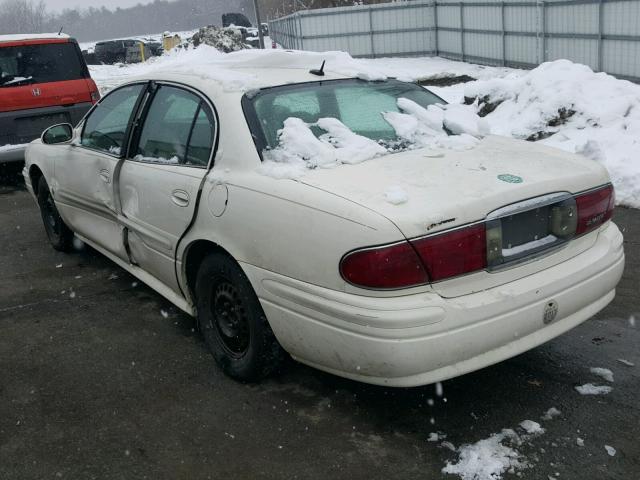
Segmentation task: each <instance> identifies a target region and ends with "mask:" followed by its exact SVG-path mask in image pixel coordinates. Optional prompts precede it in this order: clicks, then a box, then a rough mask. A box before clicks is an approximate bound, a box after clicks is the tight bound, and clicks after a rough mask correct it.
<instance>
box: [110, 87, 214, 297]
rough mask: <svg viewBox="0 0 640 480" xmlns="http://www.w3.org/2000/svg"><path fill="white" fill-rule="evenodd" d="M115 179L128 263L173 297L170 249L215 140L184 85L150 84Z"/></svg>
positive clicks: (204, 105) (191, 208)
mask: <svg viewBox="0 0 640 480" xmlns="http://www.w3.org/2000/svg"><path fill="white" fill-rule="evenodd" d="M152 90H153V93H152V96H151V98H150V100H149V101H148V102H146V105H145V107H144V109H143V112H142V113H141V120H140V122H137V123H139V124H140V125H138V126H137V127H136V130H135V131H134V133H133V139H132V143H131V150H130V152H129V155H128V157H127V159H126V160H125V161H124V162H123V164H122V168H121V169H120V171H119V176H118V195H119V200H120V203H121V205H122V216H121V218H120V221H121V222H122V224H123V225H124V227H125V228H126V244H127V248H128V253H129V259H130V261H131V263H132V264H134V265H137V266H139V267H140V268H142V269H143V270H145V271H146V272H147V273H149V274H151V275H152V276H154V277H155V278H157V279H158V280H160V281H161V282H162V283H163V284H165V285H166V286H168V287H170V288H171V289H173V290H174V291H175V292H177V293H179V292H180V288H179V286H178V282H177V278H176V257H175V255H176V249H177V246H178V243H179V242H180V239H181V238H182V236H183V235H184V233H185V231H186V230H187V229H188V227H189V225H190V224H191V222H192V219H193V218H194V215H195V213H196V209H197V207H198V196H199V192H200V189H201V186H202V182H203V181H204V178H205V176H206V175H207V172H208V168H209V163H210V159H211V157H212V152H213V149H214V143H215V137H216V121H215V116H214V110H213V108H212V106H210V104H209V102H208V101H207V100H206V99H205V98H204V97H202V96H201V95H200V94H199V93H198V92H196V91H194V90H191V89H189V88H187V87H185V86H180V85H174V84H164V83H157V84H152Z"/></svg>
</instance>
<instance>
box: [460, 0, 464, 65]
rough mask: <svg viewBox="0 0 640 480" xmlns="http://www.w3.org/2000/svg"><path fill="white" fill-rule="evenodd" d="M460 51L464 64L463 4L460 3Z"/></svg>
mask: <svg viewBox="0 0 640 480" xmlns="http://www.w3.org/2000/svg"><path fill="white" fill-rule="evenodd" d="M460 50H461V53H462V61H463V62H464V3H462V2H460Z"/></svg>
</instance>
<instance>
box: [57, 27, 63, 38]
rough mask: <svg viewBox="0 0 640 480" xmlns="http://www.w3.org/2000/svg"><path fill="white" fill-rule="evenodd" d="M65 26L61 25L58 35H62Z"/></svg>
mask: <svg viewBox="0 0 640 480" xmlns="http://www.w3.org/2000/svg"><path fill="white" fill-rule="evenodd" d="M63 28H64V27H60V31H59V32H58V36H60V35H61V34H62V29H63Z"/></svg>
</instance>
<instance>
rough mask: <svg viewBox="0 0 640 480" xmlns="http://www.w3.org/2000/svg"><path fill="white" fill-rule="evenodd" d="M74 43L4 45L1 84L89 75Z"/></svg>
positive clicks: (51, 80) (0, 49)
mask: <svg viewBox="0 0 640 480" xmlns="http://www.w3.org/2000/svg"><path fill="white" fill-rule="evenodd" d="M85 76H86V72H85V69H84V67H83V64H82V62H81V60H80V54H79V53H78V51H77V47H76V45H75V44H73V43H52V44H43V45H21V46H16V47H2V48H0V87H15V86H18V85H26V84H32V83H45V82H60V81H64V80H77V79H80V78H85Z"/></svg>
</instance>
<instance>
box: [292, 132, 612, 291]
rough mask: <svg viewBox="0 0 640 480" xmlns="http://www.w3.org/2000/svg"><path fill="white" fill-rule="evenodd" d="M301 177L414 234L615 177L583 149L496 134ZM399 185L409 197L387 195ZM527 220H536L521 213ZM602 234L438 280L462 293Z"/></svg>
mask: <svg viewBox="0 0 640 480" xmlns="http://www.w3.org/2000/svg"><path fill="white" fill-rule="evenodd" d="M301 181H302V182H303V183H305V184H307V185H309V186H312V187H315V188H319V189H322V190H324V191H327V192H330V193H332V194H335V195H338V196H340V197H343V198H346V199H348V200H350V201H353V202H355V203H358V204H360V205H362V206H364V207H366V208H369V209H371V210H374V211H375V212H377V213H379V214H381V215H383V216H385V217H386V218H388V219H389V220H390V221H391V222H393V223H394V224H395V225H396V226H397V227H398V229H399V230H400V231H401V232H402V234H403V235H404V236H405V237H406V238H416V237H422V236H425V235H430V234H434V233H437V232H440V231H444V230H448V229H451V228H453V227H458V226H461V225H465V224H469V223H473V222H476V221H482V220H484V219H486V217H487V216H488V215H489V214H490V213H491V212H494V211H496V210H498V209H501V208H502V207H505V206H507V205H511V204H514V203H518V202H523V201H524V200H528V199H533V198H536V197H542V196H547V195H549V194H555V193H560V192H568V193H572V194H573V193H577V192H581V191H584V190H587V189H590V188H593V187H595V186H598V185H602V184H605V183H607V182H608V181H609V178H608V175H607V173H606V170H605V169H604V168H603V167H602V166H600V165H599V164H597V163H595V162H592V161H590V160H587V159H585V158H582V157H579V156H577V155H572V154H569V153H566V152H562V151H560V150H556V149H552V148H549V147H545V146H543V145H539V144H533V143H529V142H524V141H519V140H513V139H509V138H504V137H497V136H489V137H486V138H485V139H483V140H482V141H481V142H480V144H479V145H477V146H476V147H475V148H473V149H471V150H466V151H451V150H442V151H439V152H435V151H429V150H415V151H408V152H402V153H398V154H393V155H388V156H386V157H382V158H379V159H375V160H372V161H369V162H364V163H361V164H358V165H343V166H340V167H339V168H334V169H327V170H317V171H314V172H312V173H310V174H308V175H305V176H304V177H303V178H302V179H301ZM396 187H397V189H400V190H402V192H401V194H402V195H400V196H405V197H406V198H407V201H406V202H404V203H400V204H393V203H391V202H390V201H388V200H387V199H386V198H385V192H386V191H388V190H389V189H394V188H396ZM392 196H393V195H392ZM391 200H393V199H391ZM520 222H522V223H523V224H526V223H529V220H528V219H527V218H520ZM538 227H539V225H537V226H536V227H535V228H537V229H538V230H539V228H538ZM525 240H526V239H522V241H523V242H524V241H525ZM530 240H533V238H531V239H530ZM594 240H595V236H594V235H593V234H589V235H586V236H585V237H582V238H579V239H576V240H573V241H570V242H568V243H567V244H565V245H563V247H562V248H560V249H557V250H555V251H554V252H553V253H550V254H549V255H546V256H543V257H540V258H536V261H531V262H522V263H521V264H518V265H516V266H513V267H511V268H506V269H503V270H500V271H492V272H488V271H482V272H476V273H473V274H468V275H465V276H464V277H459V278H453V279H450V280H445V281H442V282H436V283H434V284H433V288H434V289H435V290H437V291H438V292H439V293H441V294H443V295H445V296H457V295H462V294H466V293H470V292H472V291H477V290H483V289H486V288H490V287H492V286H496V285H500V284H503V283H507V282H509V281H512V280H514V279H516V278H520V277H522V276H525V275H528V274H531V273H535V272H536V271H539V270H542V269H544V268H548V267H550V266H553V265H555V264H557V263H560V262H562V261H564V260H566V259H568V258H571V257H573V256H575V255H577V254H578V253H580V252H582V251H584V250H586V249H587V248H589V246H590V245H592V244H593V241H594ZM364 246H365V245H363V247H364Z"/></svg>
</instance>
